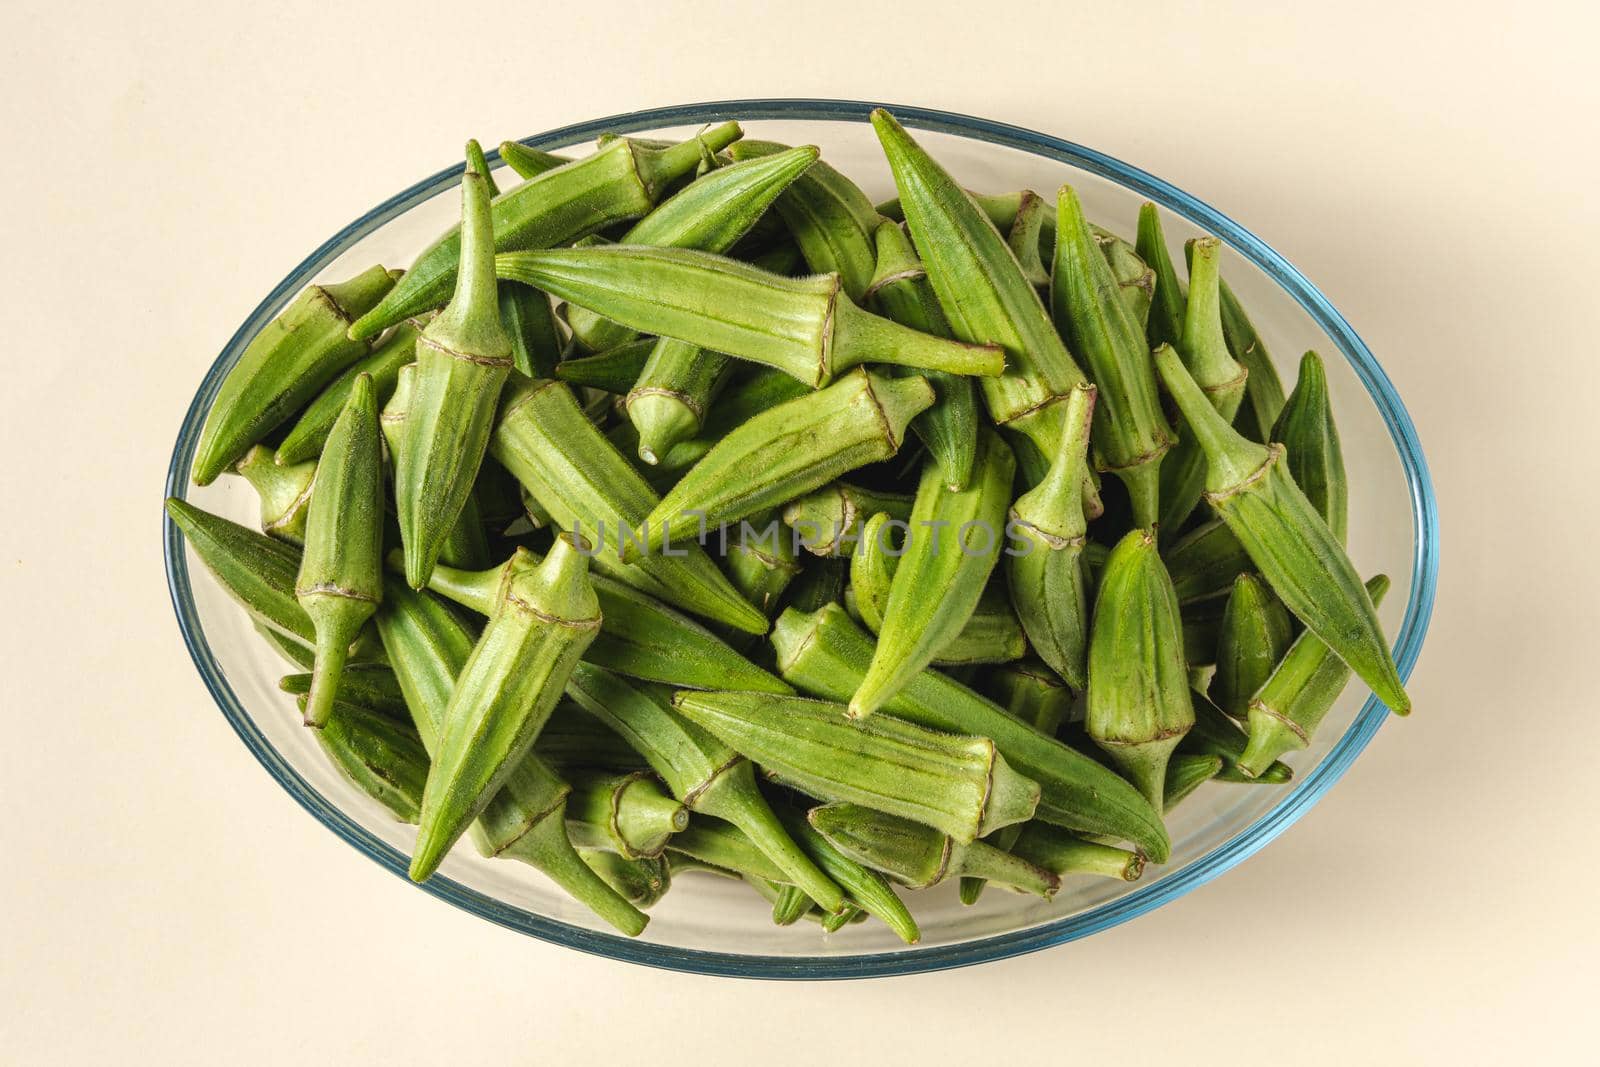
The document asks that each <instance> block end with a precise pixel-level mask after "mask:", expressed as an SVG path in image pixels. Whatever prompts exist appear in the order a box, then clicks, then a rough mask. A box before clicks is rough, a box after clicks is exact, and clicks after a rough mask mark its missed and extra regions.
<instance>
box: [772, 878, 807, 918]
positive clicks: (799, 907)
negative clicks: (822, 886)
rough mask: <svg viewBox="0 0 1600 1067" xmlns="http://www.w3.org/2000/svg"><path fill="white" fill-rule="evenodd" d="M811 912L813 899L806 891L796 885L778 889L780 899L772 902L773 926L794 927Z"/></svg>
mask: <svg viewBox="0 0 1600 1067" xmlns="http://www.w3.org/2000/svg"><path fill="white" fill-rule="evenodd" d="M810 910H811V898H810V897H808V896H806V894H805V890H803V889H801V888H800V887H799V886H795V885H785V886H779V887H778V898H777V899H776V900H774V901H773V902H772V925H774V926H793V925H794V924H795V923H797V922H799V921H800V919H801V918H802V917H803V916H804V915H805V914H806V913H807V912H808V911H810Z"/></svg>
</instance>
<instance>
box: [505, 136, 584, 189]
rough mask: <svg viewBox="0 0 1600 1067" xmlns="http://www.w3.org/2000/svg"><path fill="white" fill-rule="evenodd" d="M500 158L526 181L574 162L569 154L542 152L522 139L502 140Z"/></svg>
mask: <svg viewBox="0 0 1600 1067" xmlns="http://www.w3.org/2000/svg"><path fill="white" fill-rule="evenodd" d="M500 158H501V159H502V160H504V161H505V164H506V166H508V167H510V168H511V169H512V170H513V171H515V172H516V174H517V177H519V178H522V179H523V180H524V181H526V180H527V179H529V178H537V177H538V176H539V175H541V174H543V173H544V172H545V171H547V170H555V169H556V168H557V167H564V166H566V165H567V164H568V163H571V162H573V160H572V159H571V158H570V157H568V156H558V155H556V154H555V153H553V152H541V151H540V150H539V149H537V148H529V147H528V146H527V145H525V144H523V143H522V142H520V141H501V142H500Z"/></svg>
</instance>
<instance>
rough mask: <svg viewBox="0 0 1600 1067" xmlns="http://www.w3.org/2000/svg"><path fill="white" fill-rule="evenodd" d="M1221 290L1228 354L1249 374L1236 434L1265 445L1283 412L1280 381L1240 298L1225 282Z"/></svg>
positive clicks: (1263, 343)
mask: <svg viewBox="0 0 1600 1067" xmlns="http://www.w3.org/2000/svg"><path fill="white" fill-rule="evenodd" d="M1220 287H1221V290H1222V293H1221V295H1222V332H1223V336H1225V337H1226V338H1227V339H1228V351H1230V352H1232V353H1233V358H1234V359H1236V360H1238V361H1239V362H1240V363H1241V364H1243V365H1244V368H1245V370H1247V371H1249V372H1250V377H1249V379H1248V380H1247V381H1246V382H1245V387H1244V404H1243V405H1242V406H1241V407H1240V408H1239V414H1238V416H1237V419H1236V422H1237V425H1238V429H1239V432H1240V433H1241V434H1243V435H1244V436H1245V437H1248V438H1249V439H1250V440H1252V441H1259V442H1261V443H1263V444H1264V443H1266V442H1267V441H1269V440H1271V438H1270V437H1269V436H1268V432H1269V431H1270V430H1271V429H1272V426H1273V424H1274V423H1275V422H1277V421H1278V415H1279V414H1280V413H1281V412H1282V411H1283V404H1284V398H1283V382H1282V380H1281V379H1279V377H1278V369H1277V367H1275V366H1274V365H1273V363H1272V354H1271V353H1270V352H1268V351H1267V346H1266V343H1265V342H1264V341H1262V340H1261V335H1260V334H1258V333H1257V332H1256V328H1255V326H1254V325H1253V324H1252V323H1251V322H1250V316H1249V315H1247V314H1245V310H1244V306H1243V305H1242V304H1240V303H1239V298H1238V297H1236V296H1234V295H1233V290H1232V289H1230V288H1228V283H1227V280H1226V279H1224V280H1222V282H1221V283H1220Z"/></svg>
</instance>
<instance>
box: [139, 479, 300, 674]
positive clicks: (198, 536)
mask: <svg viewBox="0 0 1600 1067" xmlns="http://www.w3.org/2000/svg"><path fill="white" fill-rule="evenodd" d="M166 508H167V514H168V515H169V516H170V517H171V519H172V521H173V523H174V524H175V525H176V526H177V527H178V529H180V530H182V531H183V536H184V540H186V541H187V542H188V543H189V547H190V548H191V549H192V550H193V551H194V554H195V555H196V556H198V557H200V562H202V563H204V564H205V565H206V569H207V570H209V571H210V572H211V573H212V575H213V576H215V577H216V579H217V581H219V582H220V583H221V584H222V588H223V590H224V591H226V592H227V594H228V595H229V596H230V597H232V598H233V599H234V600H235V601H236V602H237V603H238V604H239V605H240V606H241V607H243V608H244V609H245V611H247V612H248V613H249V614H250V617H251V618H252V619H254V620H255V621H256V623H257V625H259V626H265V627H267V628H269V629H270V630H271V631H273V632H274V633H277V634H280V635H283V636H285V637H286V638H288V639H290V640H292V641H293V642H294V643H296V644H299V645H301V646H309V645H314V644H315V643H316V631H315V630H314V629H312V626H311V617H310V616H309V615H307V614H306V613H305V609H304V608H302V607H301V606H300V603H299V601H298V600H297V599H296V598H295V592H294V588H295V578H296V575H297V574H298V573H299V570H300V551H299V549H297V548H295V547H294V546H293V545H289V544H285V543H284V542H282V541H279V540H276V539H274V538H271V537H268V536H267V535H266V534H262V533H257V532H256V531H254V530H251V529H247V528H246V527H243V526H240V525H239V524H238V523H236V522H230V521H229V520H227V519H224V518H222V517H221V516H218V515H212V514H211V513H209V512H206V511H202V510H200V509H199V508H197V507H195V506H194V505H193V504H191V503H189V502H188V501H187V500H180V499H179V498H177V497H175V496H174V497H168V498H167V502H166Z"/></svg>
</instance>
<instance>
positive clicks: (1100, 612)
mask: <svg viewBox="0 0 1600 1067" xmlns="http://www.w3.org/2000/svg"><path fill="white" fill-rule="evenodd" d="M1193 725H1194V708H1193V707H1192V706H1191V704H1190V698H1189V671H1188V667H1187V665H1186V664H1185V663H1184V658H1183V636H1182V629H1181V625H1180V623H1179V619H1178V599H1177V597H1175V596H1173V594H1172V581H1171V579H1169V578H1168V577H1167V569H1166V567H1164V566H1163V565H1162V563H1161V557H1160V556H1159V555H1157V553H1156V540H1155V535H1154V534H1153V533H1152V532H1151V531H1149V530H1132V531H1130V532H1129V533H1128V535H1127V536H1126V537H1124V538H1123V539H1122V540H1121V541H1119V542H1118V543H1117V546H1116V547H1115V548H1113V549H1112V550H1111V558H1110V559H1108V560H1107V561H1106V569H1105V573H1104V574H1102V575H1101V577H1100V592H1099V595H1098V596H1097V597H1096V599H1095V608H1094V627H1093V630H1092V632H1091V636H1090V639H1089V688H1088V705H1087V708H1086V711H1085V717H1084V726H1085V728H1086V729H1087V730H1088V733H1089V736H1090V737H1091V738H1092V739H1093V740H1094V742H1095V744H1097V745H1099V746H1100V747H1101V748H1102V749H1104V750H1105V751H1106V753H1107V754H1108V755H1110V756H1111V758H1112V760H1114V761H1115V762H1116V764H1117V766H1118V767H1119V768H1121V770H1122V772H1123V774H1124V775H1126V776H1127V777H1128V779H1129V780H1130V781H1132V782H1133V784H1134V785H1136V786H1138V788H1139V791H1140V792H1141V793H1143V794H1144V796H1145V799H1146V800H1148V801H1150V803H1151V805H1152V806H1154V807H1156V808H1158V809H1159V808H1160V807H1161V804H1162V794H1163V792H1164V788H1165V782H1166V773H1167V760H1168V759H1169V758H1170V757H1171V755H1172V750H1173V749H1175V748H1177V747H1178V742H1179V741H1181V740H1183V735H1184V734H1186V733H1188V732H1189V729H1190V727H1192V726H1193Z"/></svg>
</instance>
